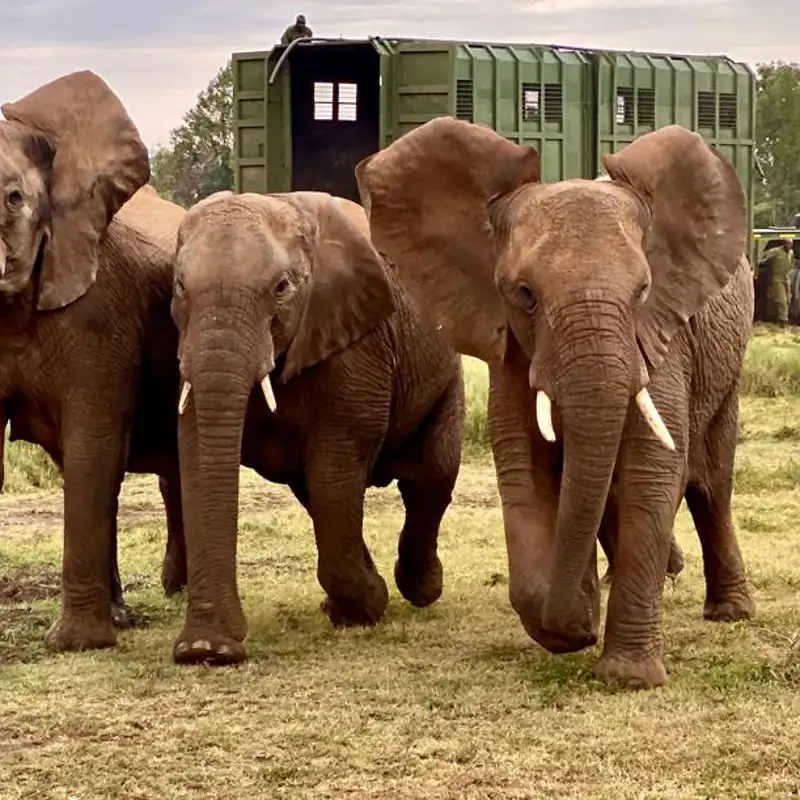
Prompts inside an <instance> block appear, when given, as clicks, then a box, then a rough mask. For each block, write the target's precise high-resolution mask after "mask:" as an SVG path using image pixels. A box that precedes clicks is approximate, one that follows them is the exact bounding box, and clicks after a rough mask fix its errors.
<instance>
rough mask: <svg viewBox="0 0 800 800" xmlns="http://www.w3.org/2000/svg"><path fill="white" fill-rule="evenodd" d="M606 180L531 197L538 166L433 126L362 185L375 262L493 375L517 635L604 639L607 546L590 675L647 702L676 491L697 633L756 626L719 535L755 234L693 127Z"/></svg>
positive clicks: (477, 129)
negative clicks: (684, 524)
mask: <svg viewBox="0 0 800 800" xmlns="http://www.w3.org/2000/svg"><path fill="white" fill-rule="evenodd" d="M605 167H606V170H607V175H606V176H604V177H603V178H602V179H600V180H596V181H589V180H567V181H563V182H560V183H555V184H552V185H543V184H540V183H539V182H538V181H539V159H538V155H537V153H536V151H535V150H533V149H532V148H529V147H522V146H520V145H516V144H513V143H511V142H509V141H507V140H506V139H504V138H503V137H501V136H499V135H498V134H496V133H495V132H493V131H492V130H490V129H488V128H486V127H484V126H480V125H474V124H471V123H466V122H462V121H458V120H454V119H452V118H440V119H437V120H434V121H432V122H429V123H427V124H425V125H423V126H421V127H419V128H417V129H415V130H413V131H411V132H409V133H407V134H406V135H404V136H403V137H402V138H400V139H398V140H397V141H395V142H393V143H392V144H391V145H389V147H387V148H386V149H385V150H383V151H381V152H379V153H377V154H375V155H374V156H372V157H370V158H368V159H365V160H364V161H363V162H361V163H360V164H359V165H358V167H357V169H356V173H357V178H358V184H359V187H360V191H361V196H362V201H363V203H364V207H365V208H366V210H367V214H368V216H369V220H370V229H371V233H372V239H373V242H374V243H375V246H376V248H377V249H378V250H379V251H380V252H382V253H386V254H387V256H388V257H389V258H390V259H392V261H393V262H395V264H396V266H397V269H398V272H399V274H400V278H401V281H402V282H403V283H404V284H405V285H406V286H407V287H408V288H409V290H410V293H411V294H412V295H413V296H414V297H415V298H416V299H417V300H418V302H419V303H420V305H421V307H422V308H423V309H424V310H426V311H427V312H429V314H430V315H431V316H432V317H433V318H434V319H435V320H437V321H438V322H439V323H440V325H441V326H442V329H443V330H444V331H445V332H446V333H447V334H448V335H449V337H450V340H451V342H452V344H453V345H454V346H455V348H456V349H458V350H459V351H460V352H462V353H466V354H469V355H473V356H477V357H479V358H482V359H484V360H485V361H487V362H488V363H489V369H490V380H491V387H490V402H489V419H490V429H491V438H492V448H493V453H494V458H495V466H496V470H497V477H498V482H499V489H500V494H501V497H502V504H503V516H504V523H505V532H506V542H507V547H508V556H509V569H510V580H509V592H510V598H511V603H512V605H513V607H514V608H515V610H516V611H517V613H518V614H519V616H520V618H521V620H522V623H523V625H524V627H525V629H526V631H527V632H528V633H529V635H530V636H532V637H533V638H534V639H535V640H536V641H537V642H539V643H540V644H541V645H543V646H544V647H545V648H547V649H548V650H550V651H551V652H554V653H563V652H568V651H575V650H580V649H582V648H585V647H587V646H590V645H592V644H594V643H595V642H596V641H597V635H598V618H599V590H598V579H597V563H596V556H597V548H596V542H597V539H598V537H600V540H601V541H602V542H603V543H604V544H606V543H607V544H608V545H609V547H610V549H611V551H612V555H613V581H612V586H611V591H610V596H609V602H608V618H607V623H606V635H605V641H604V647H603V654H602V657H601V659H600V661H599V663H598V664H597V666H596V668H595V671H596V673H597V674H598V675H599V676H601V677H602V678H604V679H607V680H615V681H616V680H618V681H621V682H623V683H626V684H629V685H640V686H655V685H658V684H661V683H663V682H664V681H665V680H666V671H665V669H664V665H663V662H662V656H661V650H662V641H661V592H662V588H663V582H664V577H665V573H666V570H667V565H668V558H669V551H670V542H671V539H672V536H671V534H672V527H673V523H674V520H675V515H676V512H677V509H678V506H679V504H680V502H681V498H682V497H684V495H685V497H686V501H687V504H688V506H689V510H690V512H691V514H692V517H693V519H694V523H695V527H696V528H697V532H698V534H699V538H700V542H701V545H702V550H703V560H704V567H705V579H706V604H705V611H704V614H705V616H706V617H707V618H709V619H717V620H735V619H741V618H745V617H748V616H750V615H751V614H752V613H753V603H752V600H751V598H750V595H749V593H748V590H747V586H746V581H745V573H744V567H743V564H742V558H741V555H740V552H739V547H738V545H737V542H736V537H735V533H734V527H733V521H732V518H731V492H732V478H733V463H734V452H735V447H736V435H737V415H738V403H737V395H738V386H739V376H740V372H741V368H742V361H743V357H744V352H745V347H746V345H747V341H748V338H749V332H750V321H751V319H752V313H753V287H752V281H751V279H750V272H749V269H748V265H747V263H746V260H745V258H744V255H743V254H744V252H745V247H746V236H747V216H746V210H745V198H744V193H743V191H742V187H741V185H740V183H739V180H738V178H737V176H736V173H735V172H734V170H733V168H732V167H731V166H730V165H729V164H728V162H727V161H725V159H724V158H723V157H722V156H720V155H719V154H718V153H717V152H716V151H715V150H713V149H711V148H710V147H708V146H707V145H706V144H705V143H704V142H703V140H702V139H701V138H700V136H698V135H696V134H694V133H691V132H689V131H687V130H685V129H683V128H680V127H677V126H671V127H666V128H662V129H660V130H658V131H656V132H654V133H651V134H647V135H645V136H642V137H640V138H639V139H637V140H636V141H634V142H633V143H631V144H630V145H628V146H626V147H625V148H623V149H622V150H621V151H619V152H618V153H616V154H614V155H607V156H605ZM534 409H535V411H534Z"/></svg>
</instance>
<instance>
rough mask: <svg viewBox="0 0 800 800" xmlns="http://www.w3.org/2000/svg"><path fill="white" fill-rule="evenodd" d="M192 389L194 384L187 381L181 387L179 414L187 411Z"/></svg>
mask: <svg viewBox="0 0 800 800" xmlns="http://www.w3.org/2000/svg"><path fill="white" fill-rule="evenodd" d="M191 391H192V384H191V383H189V381H186V382H185V383H184V384H183V388H182V389H181V399H180V400H178V414H179V415H181V414H183V412H184V411H186V404H187V403H188V402H189V392H191Z"/></svg>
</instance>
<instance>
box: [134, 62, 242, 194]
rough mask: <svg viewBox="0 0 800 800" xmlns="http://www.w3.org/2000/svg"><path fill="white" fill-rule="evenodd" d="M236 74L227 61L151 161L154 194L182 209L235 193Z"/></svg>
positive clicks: (151, 157) (152, 155)
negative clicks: (227, 192)
mask: <svg viewBox="0 0 800 800" xmlns="http://www.w3.org/2000/svg"><path fill="white" fill-rule="evenodd" d="M232 118H233V69H232V64H231V62H230V61H229V62H228V64H227V65H226V66H225V67H223V68H222V69H221V70H220V71H219V72H218V73H217V74H216V76H215V77H214V78H213V80H212V81H211V82H210V83H209V84H208V86H207V87H206V88H205V90H204V91H202V92H200V94H199V95H198V96H197V102H196V103H195V105H194V106H193V107H192V108H191V109H190V110H189V111H187V112H186V114H184V115H183V123H182V124H181V125H179V126H178V127H177V128H175V129H174V130H172V132H171V133H170V138H169V144H168V145H166V146H163V147H158V148H156V150H155V151H154V152H153V153H152V154H151V156H150V171H151V173H152V182H153V185H154V186H155V188H156V190H157V191H158V192H159V193H160V194H162V195H163V196H164V197H167V198H168V199H170V200H172V201H173V202H175V203H178V204H180V205H182V206H184V207H188V206H191V205H193V204H194V203H196V202H198V201H199V200H202V199H203V198H204V197H208V195H210V194H213V193H214V192H218V191H221V190H222V189H232V188H233V169H232V168H231V163H230V162H231V155H232V153H233V128H232V124H231V123H232Z"/></svg>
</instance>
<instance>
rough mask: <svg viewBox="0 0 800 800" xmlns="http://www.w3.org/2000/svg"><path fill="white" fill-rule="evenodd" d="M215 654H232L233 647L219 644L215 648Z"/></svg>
mask: <svg viewBox="0 0 800 800" xmlns="http://www.w3.org/2000/svg"><path fill="white" fill-rule="evenodd" d="M217 654H218V655H221V656H230V655H233V648H232V647H231V646H230V645H229V644H221V645H220V646H219V647H218V648H217Z"/></svg>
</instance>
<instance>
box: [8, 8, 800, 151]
mask: <svg viewBox="0 0 800 800" xmlns="http://www.w3.org/2000/svg"><path fill="white" fill-rule="evenodd" d="M795 4H796V0H492V1H487V0H403V1H402V2H399V1H398V2H393V1H392V0H372V2H369V1H368V0H362V1H361V2H358V0H338V1H337V0H297V2H289V1H288V0H125V1H124V2H119V1H118V0H20V1H19V2H14V1H13V0H0V103H3V102H6V101H9V100H16V99H19V98H20V97H22V96H24V95H26V94H27V93H28V92H30V91H32V90H34V89H35V88H36V87H37V86H40V85H41V84H43V83H46V82H47V81H49V80H52V79H54V78H57V77H58V76H60V75H64V74H66V73H69V72H72V71H74V70H79V69H91V70H93V71H94V72H96V73H97V74H98V75H100V76H101V77H102V78H103V79H104V80H105V81H106V82H107V83H108V84H109V85H110V86H111V87H112V88H113V89H114V91H115V92H116V93H117V94H118V95H119V96H120V97H121V99H122V101H123V102H124V104H125V106H126V107H127V109H128V111H129V113H130V115H131V117H132V118H133V120H134V122H135V123H136V125H137V126H138V128H139V130H140V132H141V134H142V137H143V138H144V140H145V142H146V143H147V145H148V146H150V147H154V146H156V145H157V144H159V143H165V142H166V141H167V140H168V138H169V132H170V130H171V129H172V128H174V127H175V126H176V125H179V124H180V122H181V117H182V116H183V114H184V113H185V112H186V111H187V110H188V109H189V108H191V106H192V105H193V104H194V101H195V99H196V97H197V94H198V92H200V91H202V90H203V89H204V88H205V86H206V85H207V84H208V81H209V80H210V79H211V78H213V77H214V75H215V74H216V73H217V71H218V70H219V68H220V67H222V66H223V65H224V64H225V63H226V61H227V59H228V58H229V57H230V54H231V53H232V52H235V51H239V50H267V49H269V48H270V47H271V46H272V45H273V44H274V43H275V42H276V41H277V40H278V39H279V38H280V35H281V33H282V31H283V29H284V28H285V27H286V25H288V24H289V23H291V22H293V21H294V18H295V16H296V15H297V14H298V13H304V14H305V15H306V17H307V18H308V23H309V25H310V26H311V28H312V29H313V31H314V33H315V34H316V35H320V36H333V37H335V36H340V35H341V36H345V37H348V38H350V37H353V38H359V37H364V36H368V35H370V34H378V35H381V36H386V37H392V36H398V37H419V38H430V39H464V40H474V41H496V42H503V41H506V42H509V41H510V42H532V43H539V44H561V45H575V46H583V47H610V48H615V49H635V50H645V51H650V50H652V51H659V52H677V53H700V54H725V55H729V56H731V57H732V58H735V59H736V60H737V61H747V62H749V63H751V64H755V63H757V62H760V61H770V60H774V59H782V60H784V61H798V62H800V36H799V35H798V32H797V28H796V25H795V24H794V19H795V18H796V13H793V7H794V6H795ZM787 20H788V21H789V24H788V25H787V24H785V22H786V21H787Z"/></svg>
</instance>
